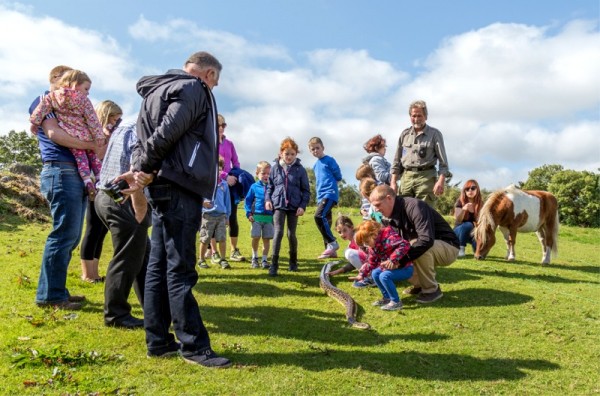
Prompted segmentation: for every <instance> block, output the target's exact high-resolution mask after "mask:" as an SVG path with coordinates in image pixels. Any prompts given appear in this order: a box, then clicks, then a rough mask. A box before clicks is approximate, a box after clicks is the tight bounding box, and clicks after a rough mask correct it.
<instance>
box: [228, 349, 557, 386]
mask: <svg viewBox="0 0 600 396" xmlns="http://www.w3.org/2000/svg"><path fill="white" fill-rule="evenodd" d="M229 357H230V358H232V359H233V360H234V361H235V362H236V363H239V364H242V365H244V364H248V365H258V366H271V365H273V366H292V367H293V366H296V367H302V368H303V369H306V370H311V371H316V372H321V371H326V370H332V369H340V368H342V369H356V370H359V371H357V373H359V372H361V371H370V372H373V373H378V374H384V375H389V376H392V377H402V378H415V379H423V380H434V381H465V380H470V381H498V380H508V381H515V380H519V379H522V378H524V377H526V376H527V372H526V370H537V371H548V370H558V369H560V368H561V367H560V365H558V364H556V363H553V362H550V361H547V360H542V359H501V358H489V359H485V358H477V357H473V356H468V355H460V354H454V353H451V354H442V353H425V352H412V351H410V352H399V353H381V352H364V351H360V352H356V351H354V352H352V351H350V352H348V351H336V350H331V349H319V350H318V351H317V352H315V353H311V352H299V353H290V354H277V353H269V354H252V353H245V354H240V355H237V356H229Z"/></svg>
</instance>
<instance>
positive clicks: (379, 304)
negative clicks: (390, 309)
mask: <svg viewBox="0 0 600 396" xmlns="http://www.w3.org/2000/svg"><path fill="white" fill-rule="evenodd" d="M390 301H392V300H390V299H389V298H382V299H381V300H377V301H375V302H374V303H372V304H371V305H372V306H374V307H383V306H384V305H387V304H389V303H390Z"/></svg>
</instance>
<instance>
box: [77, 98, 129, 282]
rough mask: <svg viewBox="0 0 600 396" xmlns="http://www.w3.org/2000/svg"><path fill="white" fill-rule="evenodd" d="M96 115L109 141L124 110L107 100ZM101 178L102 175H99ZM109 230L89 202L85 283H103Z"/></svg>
mask: <svg viewBox="0 0 600 396" xmlns="http://www.w3.org/2000/svg"><path fill="white" fill-rule="evenodd" d="M96 114H97V116H98V119H99V121H100V125H102V131H103V132H104V135H105V136H106V139H107V140H108V139H109V138H110V135H111V134H112V132H113V131H114V130H115V129H116V128H117V126H118V125H119V124H120V123H121V116H122V115H123V110H121V107H119V105H117V104H116V103H115V102H113V101H112V100H105V101H102V102H100V103H99V104H98V105H97V106H96ZM98 176H100V175H98ZM108 181H110V180H99V179H98V180H97V183H96V187H99V188H102V186H103V185H104V184H106V182H108ZM107 232H108V228H106V226H105V225H104V223H102V220H101V219H100V218H99V217H98V214H97V213H96V208H95V206H94V202H93V201H88V205H87V211H86V215H85V232H84V234H83V239H82V240H81V246H80V256H81V280H83V281H84V282H90V283H98V282H103V281H104V277H103V276H100V274H99V272H98V266H99V262H100V255H101V254H102V245H103V244H104V237H105V236H106V234H107Z"/></svg>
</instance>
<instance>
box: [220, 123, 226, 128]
mask: <svg viewBox="0 0 600 396" xmlns="http://www.w3.org/2000/svg"><path fill="white" fill-rule="evenodd" d="M219 127H223V128H225V127H227V123H225V122H224V123H222V124H219Z"/></svg>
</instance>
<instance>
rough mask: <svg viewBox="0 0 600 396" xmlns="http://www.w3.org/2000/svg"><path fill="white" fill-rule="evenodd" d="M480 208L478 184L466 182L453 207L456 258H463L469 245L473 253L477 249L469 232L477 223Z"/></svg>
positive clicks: (481, 202)
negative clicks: (456, 246)
mask: <svg viewBox="0 0 600 396" xmlns="http://www.w3.org/2000/svg"><path fill="white" fill-rule="evenodd" d="M482 206H483V200H482V199H481V190H480V189H479V184H478V183H477V181H475V180H473V179H471V180H467V182H466V183H465V185H464V186H463V188H462V191H461V192H460V197H458V199H457V200H456V204H455V205H454V220H455V223H454V224H455V227H454V233H455V234H456V236H457V237H458V240H459V242H460V248H459V251H458V257H465V247H466V246H467V244H471V246H472V247H473V252H475V249H476V248H477V242H476V241H475V240H474V239H473V236H472V235H471V232H472V231H473V228H474V227H475V223H477V219H478V218H479V210H480V209H481V207H482Z"/></svg>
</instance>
